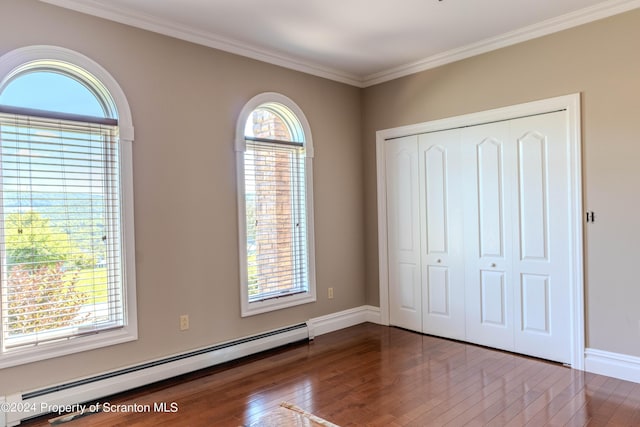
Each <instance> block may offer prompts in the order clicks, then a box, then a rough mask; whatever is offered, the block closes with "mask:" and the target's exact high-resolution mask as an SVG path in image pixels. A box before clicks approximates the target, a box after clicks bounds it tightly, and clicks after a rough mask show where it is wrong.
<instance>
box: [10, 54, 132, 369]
mask: <svg viewBox="0 0 640 427" xmlns="http://www.w3.org/2000/svg"><path fill="white" fill-rule="evenodd" d="M98 76H101V77H102V78H100V77H98ZM103 79H104V80H103ZM112 93H115V94H116V95H117V96H114V95H112ZM122 113H124V116H125V119H124V122H125V124H124V126H123V127H121V123H120V120H121V116H120V115H121V114H122ZM130 120H131V119H130V115H129V109H128V105H126V99H125V98H124V96H123V95H122V93H121V91H120V88H119V87H118V86H117V84H116V83H115V81H114V80H113V79H112V78H111V77H110V76H109V75H108V73H106V71H105V70H104V69H102V68H101V67H100V66H99V65H97V64H96V63H94V62H93V61H91V60H90V59H88V58H86V57H84V56H82V55H80V54H77V53H75V52H72V51H69V50H66V49H61V48H55V47H47V46H37V47H32V48H24V49H18V50H16V51H13V52H10V53H8V54H6V55H4V56H2V57H0V195H1V196H2V197H1V202H0V285H1V289H2V293H1V294H0V299H1V302H2V304H1V306H0V307H1V310H0V313H1V316H0V323H1V325H2V334H1V335H0V342H1V344H2V345H1V348H0V368H1V367H3V366H11V365H15V364H19V363H27V362H31V361H34V360H40V359H44V358H48V357H55V356H60V355H63V354H68V353H72V352H76V351H82V350H86V349H90V348H96V347H101V346H104V345H110V344H114V343H117V342H123V341H127V340H131V339H135V338H136V336H137V327H136V320H135V276H134V272H133V268H134V265H133V258H132V256H133V247H132V246H133V239H132V235H133V234H132V233H133V229H132V226H133V221H132V219H133V218H132V210H131V206H130V200H131V197H132V194H131V191H132V185H131V179H130V177H131V172H130V170H129V169H130V164H131V161H130V156H131V153H130V144H131V142H132V130H133V127H132V126H131V122H130ZM123 130H124V134H125V135H124V138H123V135H122V134H123V132H122V131H123ZM125 223H126V226H125ZM125 229H126V234H125ZM129 233H131V234H129Z"/></svg>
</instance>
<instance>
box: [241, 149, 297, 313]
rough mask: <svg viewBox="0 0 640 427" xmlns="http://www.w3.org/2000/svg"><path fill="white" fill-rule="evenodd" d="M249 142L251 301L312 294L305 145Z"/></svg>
mask: <svg viewBox="0 0 640 427" xmlns="http://www.w3.org/2000/svg"><path fill="white" fill-rule="evenodd" d="M246 144H247V145H246V151H245V170H244V173H245V202H246V215H247V221H246V223H247V233H246V234H247V267H248V268H247V271H248V287H249V289H248V295H249V302H255V301H260V300H266V299H271V298H279V297H283V296H287V295H294V294H297V293H301V292H307V291H308V290H309V283H308V282H309V280H308V253H307V235H306V233H307V218H306V195H305V151H304V147H303V146H302V145H301V144H298V143H290V142H285V143H278V142H274V141H260V140H257V139H247V140H246Z"/></svg>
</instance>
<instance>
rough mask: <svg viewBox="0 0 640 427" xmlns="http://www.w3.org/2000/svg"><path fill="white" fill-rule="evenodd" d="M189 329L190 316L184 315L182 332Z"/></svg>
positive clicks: (181, 318)
mask: <svg viewBox="0 0 640 427" xmlns="http://www.w3.org/2000/svg"><path fill="white" fill-rule="evenodd" d="M187 329H189V315H188V314H183V315H181V316H180V330H181V331H186V330H187Z"/></svg>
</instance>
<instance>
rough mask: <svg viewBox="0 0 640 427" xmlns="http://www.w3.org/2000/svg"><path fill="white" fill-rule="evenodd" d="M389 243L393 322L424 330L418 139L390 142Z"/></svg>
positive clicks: (388, 170) (387, 162) (388, 190)
mask: <svg viewBox="0 0 640 427" xmlns="http://www.w3.org/2000/svg"><path fill="white" fill-rule="evenodd" d="M385 149H386V168H387V171H386V172H387V216H388V218H387V222H388V225H387V244H388V248H389V321H390V323H391V324H392V325H395V326H400V327H403V328H407V329H411V330H415V331H420V329H421V327H422V290H421V285H420V223H419V220H420V214H419V206H418V199H419V195H418V191H419V174H418V138H417V137H416V136H409V137H405V138H400V139H396V140H393V141H390V142H387V143H386V148H385Z"/></svg>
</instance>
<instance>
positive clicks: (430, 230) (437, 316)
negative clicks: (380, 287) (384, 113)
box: [418, 129, 465, 339]
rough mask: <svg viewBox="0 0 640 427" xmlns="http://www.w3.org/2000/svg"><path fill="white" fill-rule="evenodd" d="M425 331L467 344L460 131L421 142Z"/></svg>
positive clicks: (430, 135) (432, 135)
mask: <svg viewBox="0 0 640 427" xmlns="http://www.w3.org/2000/svg"><path fill="white" fill-rule="evenodd" d="M418 143H419V146H418V152H419V160H420V165H419V170H420V224H421V227H420V229H421V231H422V236H421V241H422V244H421V248H422V250H421V254H422V255H421V262H422V332H424V333H427V334H433V335H438V336H442V337H448V338H454V339H465V313H464V298H465V297H464V268H463V266H464V263H463V259H462V257H463V250H462V247H463V231H462V197H461V192H460V188H461V184H462V180H461V177H460V174H461V171H462V170H461V162H460V130H459V129H454V130H448V131H442V132H434V133H428V134H423V135H420V136H419V139H418Z"/></svg>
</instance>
